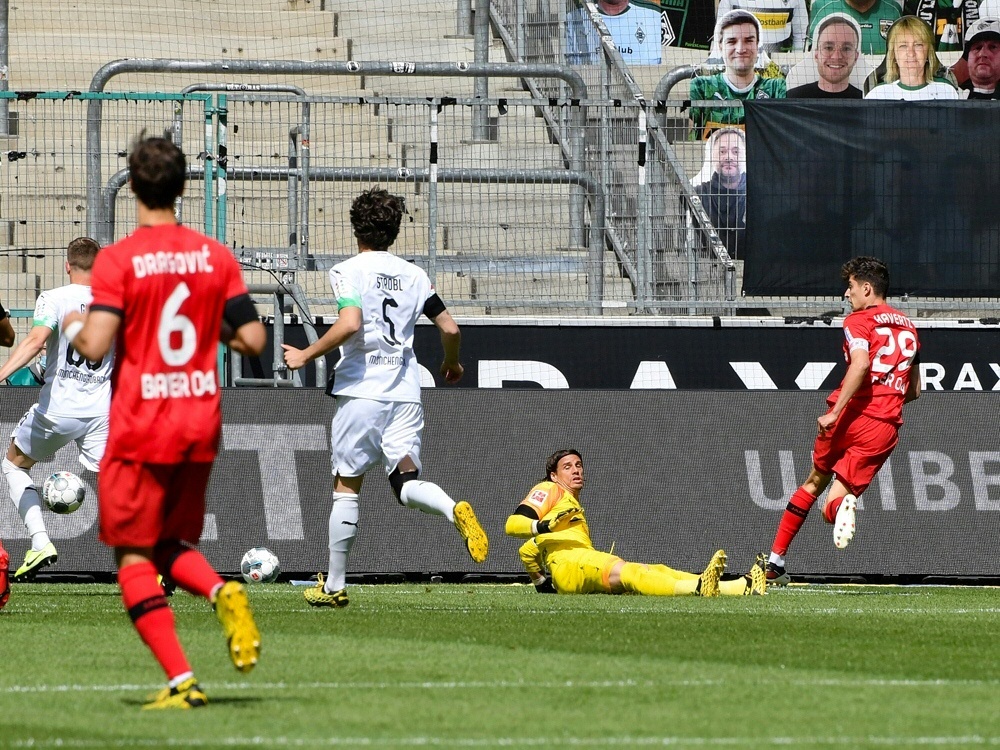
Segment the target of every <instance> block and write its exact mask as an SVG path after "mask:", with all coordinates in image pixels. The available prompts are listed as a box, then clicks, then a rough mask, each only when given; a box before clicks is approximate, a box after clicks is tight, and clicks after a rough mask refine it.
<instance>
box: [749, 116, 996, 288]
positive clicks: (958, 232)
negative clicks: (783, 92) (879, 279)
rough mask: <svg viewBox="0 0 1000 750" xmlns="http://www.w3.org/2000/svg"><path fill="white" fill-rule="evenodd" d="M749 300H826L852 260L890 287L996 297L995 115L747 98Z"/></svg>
mask: <svg viewBox="0 0 1000 750" xmlns="http://www.w3.org/2000/svg"><path fill="white" fill-rule="evenodd" d="M746 127H747V221H746V224H747V249H746V253H745V261H746V263H745V268H744V281H743V290H744V292H746V293H747V294H782V295H786V294H791V295H794V294H821V295H824V294H829V293H830V287H831V284H834V285H836V284H839V277H840V274H839V269H840V265H841V264H842V263H843V262H844V261H845V260H847V259H848V258H851V257H854V256H858V255H873V256H875V257H877V258H881V259H882V260H884V261H886V262H887V263H888V264H889V268H890V272H891V275H892V293H893V294H897V295H902V294H903V293H907V294H911V295H918V296H943V297H959V296H986V297H995V296H996V295H997V289H998V288H1000V212H998V211H997V210H996V205H995V201H994V200H993V199H992V196H996V195H998V194H1000V170H996V169H989V168H985V166H984V165H990V164H996V163H998V162H1000V139H998V138H996V137H994V136H995V135H996V134H997V133H998V132H1000V109H998V108H997V107H996V106H995V105H994V104H993V103H992V102H985V101H958V102H943V101H935V102H882V101H827V100H753V101H749V102H747V104H746Z"/></svg>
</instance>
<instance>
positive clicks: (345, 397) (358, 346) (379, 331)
mask: <svg viewBox="0 0 1000 750" xmlns="http://www.w3.org/2000/svg"><path fill="white" fill-rule="evenodd" d="M405 210H406V209H405V205H404V203H403V199H402V198H400V197H398V196H395V195H391V194H389V193H388V192H386V191H385V190H382V189H380V188H373V189H371V190H368V191H366V192H364V193H362V194H361V195H360V196H358V197H357V198H356V199H355V200H354V203H352V204H351V226H352V228H353V230H354V236H355V238H357V241H358V254H357V255H355V256H354V257H353V258H350V259H349V260H346V261H344V262H343V263H338V264H337V265H336V266H334V267H333V268H332V269H330V283H331V285H332V286H333V291H334V294H335V296H336V298H337V308H338V311H339V312H338V317H337V321H336V322H335V323H334V324H333V325H332V326H330V329H329V330H328V331H327V332H326V333H325V334H324V335H323V336H322V337H321V338H320V339H319V340H318V341H316V342H315V343H313V344H310V345H309V346H308V347H306V348H305V349H301V350H300V349H296V348H294V347H292V346H288V345H285V346H284V350H285V364H287V365H288V366H289V367H290V368H291V369H293V370H295V369H298V368H300V367H302V366H303V365H305V364H306V363H307V362H310V361H312V360H314V359H316V358H317V357H322V356H323V355H325V354H326V353H328V352H331V351H333V350H334V349H336V348H337V347H341V357H340V360H339V361H338V362H337V366H336V368H335V369H334V374H333V379H332V380H331V383H330V386H329V388H328V389H327V390H328V393H330V395H332V396H335V397H336V399H337V412H336V415H335V416H334V418H333V425H332V427H331V442H332V444H333V445H332V447H333V451H332V457H333V458H332V464H333V476H334V488H333V509H332V510H331V511H330V569H329V574H328V577H327V579H326V581H324V580H323V576H322V574H321V575H320V576H319V582H318V583H317V585H316V586H315V587H314V588H310V589H307V590H306V592H305V597H306V600H307V601H308V602H309V603H310V604H312V605H313V606H316V607H346V606H347V604H348V600H347V590H346V587H345V577H346V571H347V556H348V554H349V552H350V550H351V545H352V544H353V543H354V538H355V535H356V534H357V530H358V494H359V493H360V491H361V483H362V482H363V480H364V476H365V472H366V471H368V470H369V469H371V468H372V467H374V466H375V465H376V464H378V463H380V462H381V463H382V464H383V465H384V467H385V470H386V472H387V473H388V474H389V484H390V485H391V486H392V490H393V492H394V493H395V494H396V497H397V498H398V500H399V502H400V503H401V504H402V505H404V506H406V507H408V508H417V509H418V510H421V511H423V512H425V513H431V514H434V515H440V516H445V517H446V518H447V519H448V520H449V521H452V522H453V523H454V524H455V528H456V529H458V532H459V534H461V536H462V538H463V539H464V540H465V544H466V548H467V549H468V551H469V554H470V555H471V556H472V559H473V560H475V561H476V562H482V561H483V560H485V559H486V553H487V551H488V546H489V542H488V540H487V538H486V533H485V532H484V531H483V529H482V527H481V526H480V525H479V521H478V520H477V519H476V514H475V513H474V512H473V510H472V506H471V505H469V503H467V502H465V501H462V502H459V503H456V502H455V501H454V500H452V499H451V497H449V496H448V494H447V493H446V492H445V491H444V490H442V489H441V488H440V487H439V486H438V485H436V484H433V483H431V482H424V481H420V480H419V479H417V476H418V475H419V473H420V438H421V433H422V432H423V428H424V413H423V407H422V406H421V404H420V374H419V370H418V368H417V359H416V356H415V354H414V352H413V329H414V325H415V324H416V322H417V320H418V319H419V318H420V316H421V315H426V316H427V317H428V318H430V319H431V320H432V321H433V322H434V325H436V326H437V327H438V330H439V331H440V333H441V345H442V347H443V348H444V361H443V362H442V364H441V370H440V371H441V375H442V376H444V379H445V381H446V382H448V383H457V382H458V381H459V379H460V378H461V377H462V372H463V370H462V365H461V363H460V362H459V361H458V352H459V345H460V343H461V334H460V332H459V329H458V325H457V324H456V323H455V321H454V319H453V318H452V317H451V314H450V313H449V312H448V311H447V310H446V309H445V305H444V302H442V301H441V298H440V297H438V295H437V293H436V292H435V291H434V286H433V285H432V284H431V281H430V279H429V278H428V277H427V274H426V273H424V272H423V270H421V269H420V268H418V267H417V266H415V265H413V264H412V263H409V262H407V261H405V260H403V259H401V258H397V257H396V256H395V255H393V254H392V253H390V252H389V247H390V246H391V245H392V243H393V242H395V240H396V235H398V234H399V224H400V221H401V220H402V218H403V213H404V212H405Z"/></svg>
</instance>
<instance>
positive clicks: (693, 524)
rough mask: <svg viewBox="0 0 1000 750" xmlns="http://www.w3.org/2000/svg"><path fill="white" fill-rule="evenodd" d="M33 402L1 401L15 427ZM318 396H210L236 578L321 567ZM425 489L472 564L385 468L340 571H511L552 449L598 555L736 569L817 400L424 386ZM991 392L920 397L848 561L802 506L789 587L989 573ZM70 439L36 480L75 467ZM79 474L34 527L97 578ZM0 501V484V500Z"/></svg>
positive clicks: (999, 406)
mask: <svg viewBox="0 0 1000 750" xmlns="http://www.w3.org/2000/svg"><path fill="white" fill-rule="evenodd" d="M36 393H37V392H36V391H34V389H28V388H24V389H14V388H7V389H4V390H3V391H2V392H0V404H2V408H3V413H4V414H5V415H7V417H6V420H5V423H4V424H3V425H2V427H3V428H4V429H8V430H9V429H10V428H12V427H13V424H14V423H15V421H16V420H17V418H18V417H19V416H20V415H21V413H22V412H23V411H24V410H25V409H27V408H28V406H30V404H31V403H32V399H33V397H34V395H35V394H36ZM333 404H334V402H333V401H332V400H331V399H329V398H327V397H325V396H324V395H322V393H321V392H320V391H318V390H313V389H308V390H303V389H297V390H291V389H289V390H274V389H238V390H227V391H226V392H225V393H224V398H223V405H224V414H225V432H224V439H223V450H222V452H221V454H220V456H219V460H218V461H217V463H216V468H215V471H214V473H213V475H212V481H211V485H210V487H209V502H208V516H207V517H206V525H205V532H204V535H203V539H202V544H201V549H202V550H203V551H204V552H205V553H206V554H207V556H208V558H209V559H210V560H211V562H212V563H213V564H214V565H215V566H217V567H218V568H219V569H220V570H222V571H227V572H235V571H236V569H237V566H238V563H239V560H240V557H241V556H242V554H243V552H244V551H246V550H247V549H249V548H250V547H254V546H256V545H266V546H268V547H270V548H271V549H272V550H274V552H275V553H277V555H278V557H279V558H280V559H281V562H282V566H283V568H284V570H285V571H288V572H293V571H294V572H302V573H308V572H316V571H317V570H324V569H325V568H326V565H327V521H328V514H329V510H330V493H331V477H330V456H329V421H330V419H331V417H332V413H333ZM424 405H425V411H426V430H425V433H424V448H423V451H422V458H423V464H424V472H423V477H424V478H425V479H429V480H432V481H435V482H437V483H438V484H440V485H441V486H442V487H443V488H444V489H445V490H446V491H447V492H449V493H450V494H451V495H452V496H453V497H454V498H456V499H468V500H470V501H471V502H472V503H473V505H474V507H475V508H476V511H477V513H478V514H479V517H480V519H481V521H482V523H483V525H484V527H485V528H486V530H487V533H488V534H489V536H490V541H491V549H490V555H489V557H488V558H487V561H486V563H485V564H484V565H482V566H476V565H474V564H473V563H472V562H471V561H470V560H469V558H468V556H467V554H466V552H465V550H464V548H463V545H462V543H461V540H460V539H459V537H458V535H457V533H456V532H455V530H454V528H453V527H452V526H451V524H449V523H448V522H447V521H446V520H445V519H443V518H441V517H435V516H428V515H424V514H421V513H419V512H417V511H414V510H410V509H406V508H403V507H401V506H400V505H398V504H397V503H396V500H395V498H394V497H393V495H392V493H391V491H390V489H389V487H388V484H387V482H386V479H385V476H384V474H383V472H382V471H381V470H378V469H376V470H373V471H372V472H370V473H369V475H368V478H367V479H366V481H365V486H364V489H363V490H362V496H361V524H360V530H359V537H358V540H357V543H356V544H355V546H354V549H353V551H352V555H351V564H350V572H352V573H388V572H404V573H407V572H409V573H430V572H481V573H494V574H498V573H520V572H521V567H520V561H519V560H518V558H517V555H516V551H517V547H518V545H519V543H520V542H519V541H518V540H516V539H512V538H509V537H507V536H505V535H504V531H503V529H504V522H505V520H506V518H507V516H508V515H509V514H510V513H511V512H512V511H513V509H514V508H515V507H516V506H517V504H518V503H519V502H520V501H521V500H522V499H523V497H524V496H525V495H526V493H527V492H528V490H529V489H530V488H531V486H532V485H533V484H534V483H536V482H538V481H540V480H541V479H542V478H543V473H544V461H545V457H546V456H547V455H548V454H549V453H551V452H552V451H554V450H557V449H559V448H564V447H575V448H577V449H579V450H580V451H581V452H582V453H583V455H584V459H585V462H586V471H587V487H586V488H585V490H584V494H583V496H582V501H583V505H584V507H585V508H586V509H587V517H588V520H589V522H590V526H591V529H592V531H593V534H594V542H595V544H596V545H597V546H598V547H599V548H601V549H605V550H606V549H609V548H610V547H611V546H612V545H614V550H615V553H616V554H618V555H621V556H622V557H624V558H626V559H630V560H636V561H640V562H665V563H667V564H669V565H671V566H673V567H679V568H683V569H687V570H695V571H697V570H700V569H701V567H702V566H703V565H704V564H705V562H706V561H707V560H708V558H709V556H710V555H711V553H712V552H713V551H714V550H715V549H717V548H719V547H722V548H725V549H726V550H727V551H728V552H729V559H730V561H731V567H732V569H734V570H743V569H745V568H747V567H749V565H750V564H751V562H752V561H753V556H754V554H755V553H756V552H758V551H761V550H766V549H768V548H769V547H770V544H771V541H772V539H773V536H774V531H775V528H776V526H777V523H778V520H779V518H780V516H781V512H782V509H783V508H784V506H785V503H786V502H787V498H788V496H789V495H790V494H791V492H793V491H794V489H795V487H796V486H797V485H798V483H800V482H801V481H802V480H803V479H804V478H805V476H806V475H807V473H808V470H809V466H810V450H811V448H812V441H813V436H814V434H815V419H816V417H817V416H818V415H819V414H820V413H821V412H822V411H823V409H824V403H823V394H819V393H788V392H784V393H782V392H743V393H739V392H729V393H726V392H707V391H706V392H684V391H665V392H650V391H645V392H643V391H565V390H563V391H549V390H547V391H527V390H520V391H512V390H488V391H484V390H468V389H466V390H460V389H456V390H449V391H444V390H437V389H432V390H428V391H425V393H424ZM997 413H1000V395H998V394H994V393H976V394H970V393H965V394H956V393H931V394H927V395H925V396H924V397H923V398H921V399H920V400H919V401H917V402H916V403H914V404H912V405H910V406H909V407H908V408H907V411H906V418H907V424H906V425H905V426H904V428H903V432H902V440H901V442H900V444H899V447H898V448H897V449H896V451H895V453H894V454H893V456H892V458H891V460H890V462H889V464H887V466H886V467H885V468H884V469H883V471H882V472H881V474H880V475H879V476H878V477H877V478H876V481H875V482H874V483H873V485H872V487H871V489H870V490H869V491H868V492H867V493H866V494H865V496H864V497H863V498H862V505H863V509H862V510H861V511H860V513H859V515H858V528H859V530H858V534H857V536H856V537H855V539H854V541H853V542H852V543H851V546H850V547H849V548H848V549H847V550H845V551H838V550H836V549H835V548H834V547H833V541H832V532H831V527H830V526H827V525H826V524H824V523H823V522H822V520H821V518H820V514H819V513H818V512H817V510H816V509H814V511H813V513H812V514H811V517H810V518H809V519H808V520H807V522H806V525H805V527H804V528H803V530H802V532H801V533H800V535H799V537H798V538H797V539H796V540H795V543H794V545H793V547H792V550H791V551H790V554H789V556H788V565H789V569H790V570H791V571H792V572H793V573H797V574H800V575H822V574H838V575H846V574H861V575H880V576H894V575H917V574H925V575H943V576H997V575H1000V555H998V554H997V542H998V533H997V528H998V519H1000V451H998V450H997V446H998V445H1000V440H998V437H1000V436H998V428H997V421H996V415H997ZM76 457H77V450H76V448H75V446H72V445H71V446H68V447H67V448H64V449H63V450H62V451H60V452H59V454H58V455H57V456H56V458H55V460H53V461H49V462H44V463H43V464H40V465H39V466H37V467H36V468H35V469H33V471H32V475H33V476H34V478H35V481H36V482H37V483H38V484H40V483H41V481H42V480H43V479H44V477H45V476H46V475H47V474H48V473H49V472H51V471H55V470H57V469H69V470H72V471H76V472H78V473H79V472H80V465H79V464H78V463H77V460H76ZM93 478H94V477H93V475H87V476H85V479H88V480H89V481H90V483H91V491H90V493H89V496H88V498H87V500H86V502H85V503H84V505H83V506H82V507H81V508H80V510H78V511H77V512H76V513H73V514H71V515H68V516H55V515H52V514H50V513H48V512H46V514H45V518H46V523H47V524H48V527H49V532H50V534H51V535H52V537H53V541H54V543H55V545H56V547H57V548H58V550H59V563H58V565H57V566H56V567H54V568H52V569H51V572H53V573H60V572H61V573H68V572H74V571H76V572H83V571H110V570H112V569H113V563H112V557H111V553H110V551H109V550H108V549H107V548H105V547H104V546H103V545H101V544H99V543H98V542H97V541H96V517H97V504H96V502H95V496H94V493H93V482H92V480H93ZM0 494H2V495H3V496H4V497H6V494H7V491H6V489H4V490H2V491H0ZM0 534H2V536H3V539H4V543H5V545H6V546H7V548H8V550H9V551H10V553H11V559H12V561H13V562H14V563H15V564H16V563H18V562H19V561H20V560H21V558H22V556H23V555H24V552H25V550H26V549H27V546H28V539H27V534H26V532H25V530H24V527H23V525H22V524H21V521H20V519H19V518H18V517H17V514H16V511H15V510H14V508H13V505H12V504H11V503H10V502H9V501H8V500H2V501H0Z"/></svg>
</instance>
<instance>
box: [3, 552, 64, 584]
mask: <svg viewBox="0 0 1000 750" xmlns="http://www.w3.org/2000/svg"><path fill="white" fill-rule="evenodd" d="M58 559H59V553H58V552H56V548H55V545H54V544H52V542H49V543H48V544H46V545H45V546H44V547H42V548H41V549H39V550H34V549H29V550H28V551H27V552H26V553H25V554H24V565H22V566H21V567H20V568H18V569H17V572H16V573H14V580H15V581H30V580H32V579H34V577H35V576H36V575H38V571H39V570H41V569H42V568H45V567H48V566H49V565H54V564H55V562H56V560H58Z"/></svg>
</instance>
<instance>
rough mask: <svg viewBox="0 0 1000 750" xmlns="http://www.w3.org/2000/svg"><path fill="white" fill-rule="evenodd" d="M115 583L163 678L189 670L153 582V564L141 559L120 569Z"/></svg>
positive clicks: (169, 613)
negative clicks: (161, 671) (158, 664)
mask: <svg viewBox="0 0 1000 750" xmlns="http://www.w3.org/2000/svg"><path fill="white" fill-rule="evenodd" d="M118 586H119V587H120V588H121V590H122V601H123V602H124V603H125V609H126V610H127V611H128V615H129V617H131V618H132V624H133V625H135V629H136V630H137V631H139V637H140V638H142V640H143V642H144V643H145V644H146V645H147V646H149V650H150V651H152V652H153V656H154V657H155V658H156V660H157V661H158V662H159V663H160V666H161V667H163V671H164V672H166V674H167V679H168V680H172V679H173V678H174V677H177V676H178V675H181V674H184V673H185V672H190V671H191V666H190V665H189V664H188V660H187V658H186V657H185V656H184V650H183V649H182V648H181V644H180V641H179V640H177V630H176V629H175V627H174V613H173V611H172V610H171V609H170V605H169V604H168V603H167V597H165V596H164V595H163V588H162V587H161V586H160V584H159V583H157V581H156V568H155V567H154V565H153V563H151V562H141V563H136V564H134V565H128V566H126V567H124V568H122V569H121V570H119V571H118Z"/></svg>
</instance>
